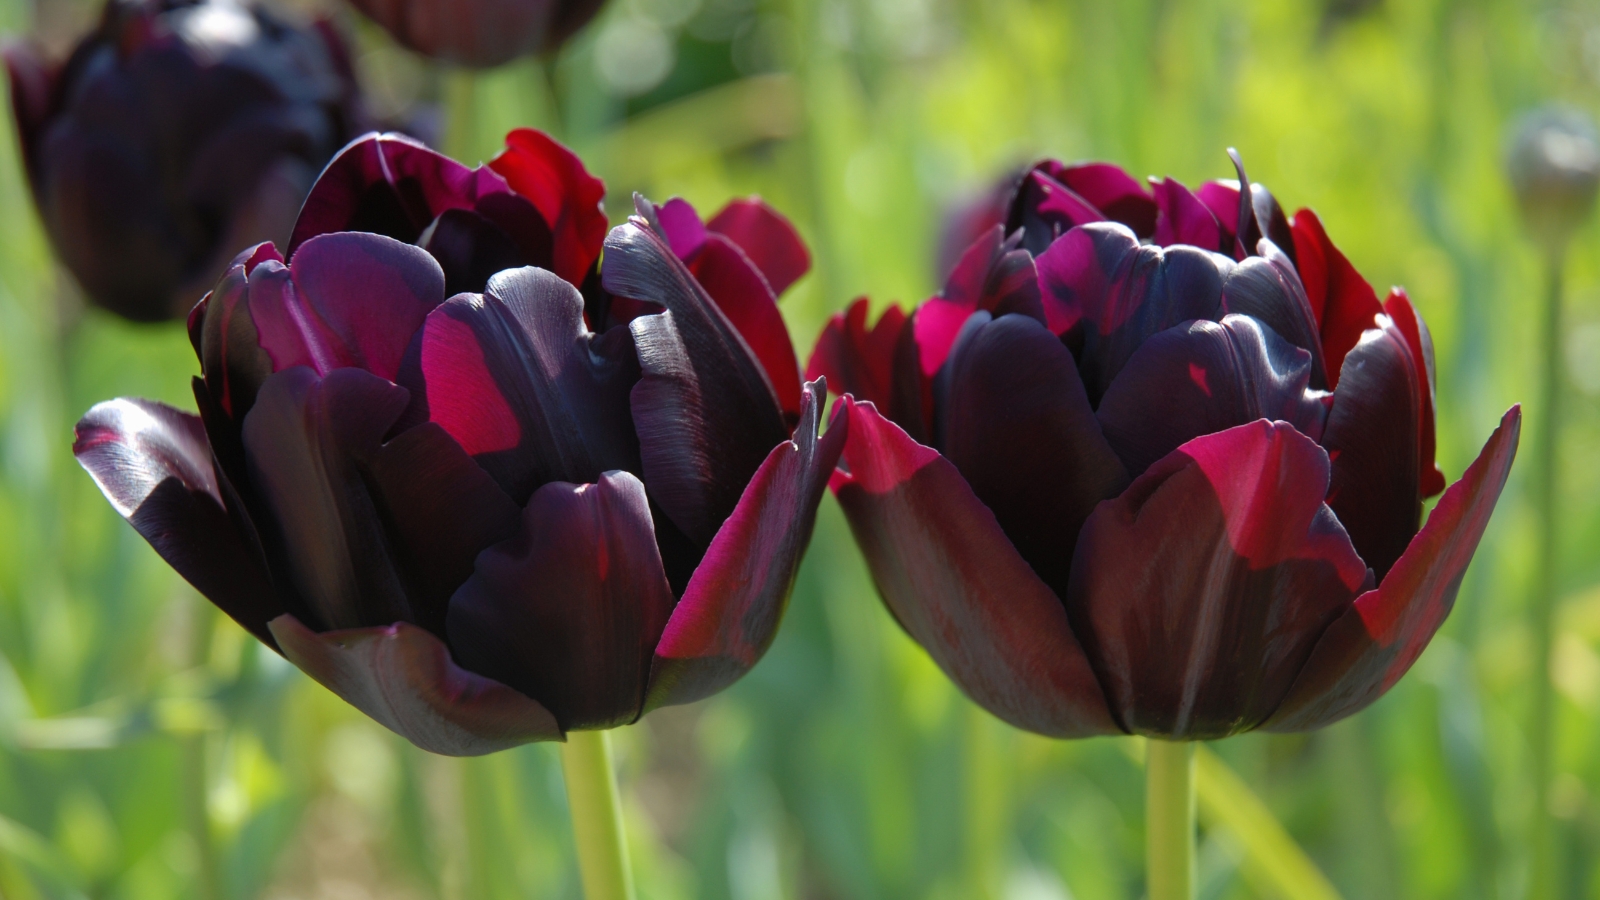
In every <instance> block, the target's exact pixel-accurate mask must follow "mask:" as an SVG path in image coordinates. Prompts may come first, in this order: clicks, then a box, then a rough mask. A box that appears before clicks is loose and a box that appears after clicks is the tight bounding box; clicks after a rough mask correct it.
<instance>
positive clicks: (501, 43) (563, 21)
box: [350, 0, 605, 67]
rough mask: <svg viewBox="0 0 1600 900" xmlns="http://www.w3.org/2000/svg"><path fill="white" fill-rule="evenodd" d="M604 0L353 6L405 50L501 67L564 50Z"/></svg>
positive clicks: (385, 0)
mask: <svg viewBox="0 0 1600 900" xmlns="http://www.w3.org/2000/svg"><path fill="white" fill-rule="evenodd" d="M604 3H605V0H350V5H351V6H354V7H355V8H356V9H359V10H361V11H362V12H363V13H366V14H367V16H369V17H370V18H371V19H372V21H374V22H377V23H378V24H379V25H381V26H383V30H384V31H387V32H389V34H390V36H392V37H393V38H394V39H395V40H396V41H398V42H399V43H400V44H401V45H402V46H404V47H406V48H408V49H411V50H415V51H416V52H418V53H421V54H422V55H423V56H430V57H433V58H434V59H440V60H444V61H446V62H452V63H457V64H459V65H464V66H476V67H487V66H498V65H500V64H501V63H506V62H510V61H511V60H513V59H516V58H517V57H519V56H522V55H523V54H527V53H545V52H549V51H551V50H554V49H555V48H557V47H559V46H561V44H562V42H563V41H565V40H566V39H567V38H569V37H571V36H572V34H573V33H574V32H576V31H577V30H578V29H580V28H582V27H583V26H584V25H587V24H588V23H589V20H590V19H592V18H594V15H595V13H597V12H599V11H600V7H601V6H603V5H604Z"/></svg>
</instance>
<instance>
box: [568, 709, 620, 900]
mask: <svg viewBox="0 0 1600 900" xmlns="http://www.w3.org/2000/svg"><path fill="white" fill-rule="evenodd" d="M561 769H562V771H563V772H565V773H566V776H567V806H568V808H569V809H570V810H571V811H572V837H573V842H574V843H575V844H576V845H577V848H578V871H579V873H580V874H581V875H582V876H583V895H584V897H585V898H586V900H633V870H632V869H631V868H630V867H629V865H628V845H627V842H626V841H625V840H624V839H623V835H622V804H621V803H620V802H619V800H618V798H617V776H616V772H615V771H614V770H613V769H612V765H611V733H610V732H608V731H573V732H569V733H568V734H567V742H566V743H565V744H562V745H561Z"/></svg>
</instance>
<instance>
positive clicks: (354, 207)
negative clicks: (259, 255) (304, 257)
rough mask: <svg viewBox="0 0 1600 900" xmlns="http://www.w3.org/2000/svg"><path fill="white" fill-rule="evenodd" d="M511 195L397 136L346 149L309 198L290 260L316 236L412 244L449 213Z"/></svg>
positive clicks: (372, 137) (478, 173) (498, 182)
mask: <svg viewBox="0 0 1600 900" xmlns="http://www.w3.org/2000/svg"><path fill="white" fill-rule="evenodd" d="M510 190H511V189H510V188H509V187H507V186H506V183H505V181H504V180H503V179H502V178H500V177H499V176H498V175H496V174H494V173H493V172H491V171H489V170H488V169H486V168H479V169H469V168H467V167H466V166H463V165H462V164H460V163H458V162H456V161H455V160H453V159H451V158H449V157H448V156H445V155H444V154H442V153H436V152H434V151H433V150H431V149H429V148H428V147H427V146H425V145H423V144H422V143H421V142H420V141H416V140H413V139H412V138H409V137H406V136H405V135H402V134H369V135H366V136H364V137H360V138H357V139H356V140H354V141H351V142H350V144H349V145H348V146H346V147H345V148H344V149H343V150H340V151H339V154H338V155H337V156H335V157H334V158H333V160H332V161H331V162H329V163H328V167H327V168H326V169H324V170H323V171H322V175H320V176H319V177H318V178H317V183H316V186H314V187H313V188H312V189H311V194H310V195H309V196H307V197H306V202H305V205H304V206H302V207H301V209H300V218H299V220H298V221H297V222H295V226H294V235H293V237H291V238H290V239H289V250H288V256H289V257H290V258H293V257H294V255H295V254H296V253H297V252H298V251H299V249H300V245H301V244H303V243H305V242H306V241H308V240H310V239H311V238H313V237H316V236H317V235H319V234H329V233H331V232H338V231H368V232H372V233H374V234H381V235H385V236H387V237H391V238H394V239H395V240H398V241H402V242H404V243H407V244H410V243H415V242H416V240H417V238H418V237H419V236H421V234H422V232H423V231H424V230H425V229H427V227H428V225H429V224H430V223H432V222H433V220H434V219H436V218H438V216H439V214H440V213H442V212H444V211H445V210H447V209H471V208H472V207H473V206H475V205H476V204H477V202H478V200H479V198H481V197H484V196H487V195H488V194H491V193H506V192H509V191H510Z"/></svg>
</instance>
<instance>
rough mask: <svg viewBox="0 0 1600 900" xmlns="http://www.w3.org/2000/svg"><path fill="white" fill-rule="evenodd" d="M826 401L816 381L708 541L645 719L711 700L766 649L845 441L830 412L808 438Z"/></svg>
mask: <svg viewBox="0 0 1600 900" xmlns="http://www.w3.org/2000/svg"><path fill="white" fill-rule="evenodd" d="M827 394H828V387H827V385H826V384H825V383H823V382H820V381H813V382H811V383H810V384H807V385H806V387H805V397H804V400H803V402H802V405H801V413H800V423H799V425H798V426H797V427H796V428H795V433H794V440H791V441H785V442H783V443H781V444H779V445H778V446H776V447H774V448H772V452H771V453H770V454H768V455H767V458H766V461H765V462H763V463H762V464H761V468H759V469H757V470H756V474H755V476H754V477H753V478H751V479H750V484H749V485H748V486H747V487H746V488H745V490H744V494H743V496H741V497H740V498H739V505H738V506H736V507H734V510H733V514H732V515H730V516H728V520H727V521H726V522H724V523H722V528H721V529H719V530H718V531H717V536H716V537H715V538H713V539H712V541H711V547H710V549H708V550H707V551H706V555H705V558H704V559H703V560H702V561H701V563H700V566H699V568H697V569H695V572H694V577H693V578H691V579H690V580H689V586H688V589H687V590H685V591H684V594H683V599H682V600H681V601H679V602H678V606H677V608H676V609H675V610H673V611H672V618H671V619H670V620H669V621H668V622H667V627H666V630H665V632H663V633H662V635H661V641H660V643H659V644H657V646H656V648H655V660H654V662H653V663H652V664H651V671H650V687H649V692H648V694H647V695H646V697H645V709H646V711H648V710H651V709H655V708H656V707H660V706H671V705H674V704H679V703H692V702H694V701H696V700H700V699H703V698H705V697H709V696H711V695H712V694H715V693H717V692H718V691H720V690H722V689H723V688H726V687H727V686H729V685H731V684H733V682H735V681H737V680H738V679H739V678H740V677H741V676H743V675H744V673H746V672H748V671H750V668H751V667H752V666H754V665H755V664H756V662H757V661H758V660H760V659H761V656H762V654H764V653H766V651H767V647H769V646H770V645H771V644H772V639H773V636H774V635H775V634H776V633H777V630H778V621H779V620H780V619H781V618H782V617H783V610H784V607H785V606H786V605H787V604H788V602H789V594H790V592H791V591H792V590H793V589H794V579H795V573H796V572H798V571H799V568H800V560H801V558H802V557H803V556H804V555H805V550H806V545H807V544H809V543H810V542H811V531H812V527H813V526H814V525H815V524H816V519H817V504H818V503H819V502H820V501H821V500H822V491H823V488H825V487H827V484H828V478H829V476H830V475H831V474H832V472H833V469H834V465H835V464H837V463H838V461H839V454H840V452H841V451H843V449H844V443H845V438H846V437H847V436H848V434H849V419H848V415H847V413H846V412H845V410H844V408H842V407H841V406H840V405H838V404H836V405H835V407H834V414H833V419H832V420H831V421H830V422H829V425H828V432H827V434H825V435H823V436H822V438H821V439H820V440H819V439H818V438H817V427H818V426H819V425H820V424H821V409H822V404H823V402H824V401H825V400H826V399H827Z"/></svg>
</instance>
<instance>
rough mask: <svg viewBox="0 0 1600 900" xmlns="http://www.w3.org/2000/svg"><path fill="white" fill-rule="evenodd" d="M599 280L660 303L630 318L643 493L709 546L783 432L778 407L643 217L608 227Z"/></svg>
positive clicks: (729, 328) (749, 357)
mask: <svg viewBox="0 0 1600 900" xmlns="http://www.w3.org/2000/svg"><path fill="white" fill-rule="evenodd" d="M602 278H603V280H604V283H605V286H606V289H607V290H609V291H611V292H612V293H613V294H616V295H618V296H621V297H629V298H632V299H636V300H644V301H647V302H650V303H655V304H658V305H660V306H662V307H664V308H665V309H666V311H665V312H663V313H660V314H657V315H649V316H641V317H639V318H637V319H634V320H633V321H632V322H630V323H629V328H630V329H631V330H632V333H633V338H634V343H635V345H636V347H637V349H638V354H639V365H640V368H641V370H642V372H643V375H642V377H641V378H640V380H639V383H638V384H637V385H636V386H635V387H634V389H633V395H632V407H633V422H634V426H635V428H636V429H637V431H638V435H639V449H640V455H641V457H642V459H643V465H644V469H643V471H644V482H645V484H646V485H647V486H648V487H649V489H650V496H651V497H652V498H653V499H654V500H655V501H656V502H657V503H658V504H660V506H661V508H662V509H663V510H665V511H666V513H667V515H668V516H669V517H670V518H671V519H672V521H673V522H675V523H676V524H677V525H678V527H679V528H681V529H683V531H684V533H685V534H686V535H688V536H689V538H690V539H692V540H694V541H695V542H697V543H699V544H700V545H702V546H705V545H708V544H709V543H710V542H711V538H712V537H713V536H715V534H716V532H717V529H718V528H720V527H721V526H722V522H723V520H724V519H726V518H727V517H728V514H729V513H731V512H733V508H734V506H735V505H736V504H737V503H738V502H739V497H740V495H741V494H742V493H743V492H744V488H745V485H746V484H747V483H749V481H750V476H752V475H754V474H755V471H756V469H757V468H759V467H760V465H761V463H762V461H763V460H765V459H766V457H767V454H768V453H770V452H771V451H772V448H773V447H775V446H777V445H778V443H779V442H781V441H784V440H786V439H788V437H789V429H788V427H787V425H786V424H785V423H784V419H783V412H782V408H781V407H780V406H779V405H778V401H777V398H776V395H775V394H774V393H773V389H772V386H771V384H770V383H769V382H768V380H767V377H766V374H765V373H764V372H763V371H762V369H761V366H760V364H759V363H758V362H757V360H756V358H755V354H754V353H752V352H751V350H750V348H749V346H748V345H747V344H746V343H745V341H744V339H743V338H742V337H740V336H739V332H738V330H737V329H735V328H734V326H733V324H732V323H731V322H729V321H728V318H727V316H725V315H724V314H723V313H722V311H721V310H720V309H719V308H718V307H717V305H716V304H715V303H714V302H712V300H711V298H710V297H709V296H707V294H706V292H705V290H704V289H703V288H702V287H701V286H700V284H699V283H698V282H697V281H695V279H694V276H692V275H690V274H689V271H688V270H687V269H686V268H684V266H683V263H682V262H681V261H679V260H678V258H677V257H676V256H674V255H673V253H672V250H671V248H670V247H668V245H667V243H666V241H665V240H664V239H663V238H662V237H661V236H660V235H658V234H656V233H655V232H654V231H652V230H651V228H650V226H649V224H648V223H647V222H646V221H645V220H644V219H642V218H637V217H636V218H634V219H631V220H629V222H628V223H627V224H625V225H622V226H619V227H617V228H615V229H613V230H612V232H611V235H610V237H608V238H607V239H606V253H605V264H604V266H603V267H602Z"/></svg>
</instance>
